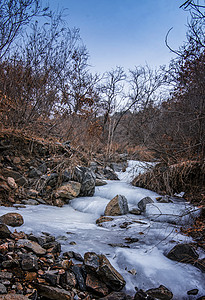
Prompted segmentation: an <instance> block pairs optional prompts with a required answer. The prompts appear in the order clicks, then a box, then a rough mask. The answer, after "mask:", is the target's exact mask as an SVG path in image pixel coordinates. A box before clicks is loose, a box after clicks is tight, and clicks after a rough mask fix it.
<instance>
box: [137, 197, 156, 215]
mask: <svg viewBox="0 0 205 300" xmlns="http://www.w3.org/2000/svg"><path fill="white" fill-rule="evenodd" d="M149 203H154V201H153V200H152V199H151V198H150V197H145V198H143V199H142V200H140V202H139V203H138V207H139V209H140V211H142V212H143V211H145V210H146V205H147V204H149Z"/></svg>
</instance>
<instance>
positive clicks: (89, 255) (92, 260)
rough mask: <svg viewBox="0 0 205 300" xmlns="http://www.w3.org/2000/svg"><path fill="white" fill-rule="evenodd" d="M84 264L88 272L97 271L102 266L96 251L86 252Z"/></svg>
mask: <svg viewBox="0 0 205 300" xmlns="http://www.w3.org/2000/svg"><path fill="white" fill-rule="evenodd" d="M84 265H85V268H86V271H87V272H97V271H98V270H99V267H100V258H99V256H98V255H97V254H96V253H95V252H86V253H85V255H84Z"/></svg>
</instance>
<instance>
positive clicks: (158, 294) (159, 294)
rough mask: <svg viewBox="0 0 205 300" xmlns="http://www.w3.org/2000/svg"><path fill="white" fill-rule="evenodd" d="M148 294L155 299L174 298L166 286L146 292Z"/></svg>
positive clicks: (169, 299) (168, 299)
mask: <svg viewBox="0 0 205 300" xmlns="http://www.w3.org/2000/svg"><path fill="white" fill-rule="evenodd" d="M146 293H147V294H148V295H149V296H151V297H153V298H157V299H161V300H171V299H172V298H173V294H172V292H171V291H170V290H169V289H168V288H166V287H165V286H164V285H160V286H159V287H158V288H156V289H149V290H147V291H146Z"/></svg>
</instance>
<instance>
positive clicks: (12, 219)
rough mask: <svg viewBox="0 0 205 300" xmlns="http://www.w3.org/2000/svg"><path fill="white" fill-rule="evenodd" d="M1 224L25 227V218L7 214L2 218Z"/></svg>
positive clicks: (0, 218) (0, 219) (15, 214)
mask: <svg viewBox="0 0 205 300" xmlns="http://www.w3.org/2000/svg"><path fill="white" fill-rule="evenodd" d="M0 222H2V223H4V224H6V225H8V226H12V227H18V226H21V225H23V223H24V220H23V217H22V216H21V215H20V214H18V213H7V214H5V215H3V216H1V217H0Z"/></svg>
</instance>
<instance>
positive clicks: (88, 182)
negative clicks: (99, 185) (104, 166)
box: [73, 166, 96, 196]
mask: <svg viewBox="0 0 205 300" xmlns="http://www.w3.org/2000/svg"><path fill="white" fill-rule="evenodd" d="M73 180H74V181H77V182H80V183H81V189H80V196H93V195H94V193H95V181H96V177H95V174H94V172H93V171H92V170H91V169H89V168H86V167H80V166H78V167H76V168H75V170H74V175H73Z"/></svg>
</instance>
